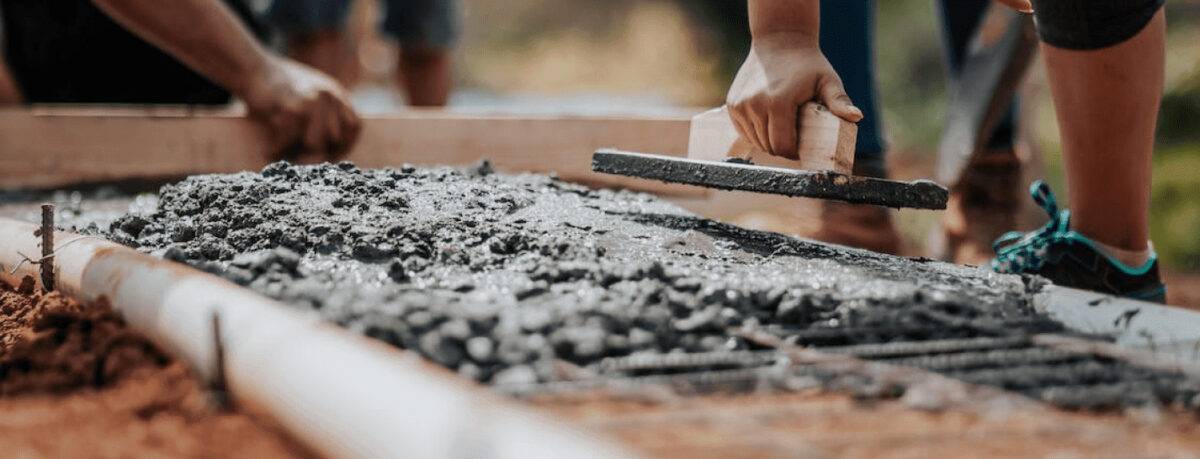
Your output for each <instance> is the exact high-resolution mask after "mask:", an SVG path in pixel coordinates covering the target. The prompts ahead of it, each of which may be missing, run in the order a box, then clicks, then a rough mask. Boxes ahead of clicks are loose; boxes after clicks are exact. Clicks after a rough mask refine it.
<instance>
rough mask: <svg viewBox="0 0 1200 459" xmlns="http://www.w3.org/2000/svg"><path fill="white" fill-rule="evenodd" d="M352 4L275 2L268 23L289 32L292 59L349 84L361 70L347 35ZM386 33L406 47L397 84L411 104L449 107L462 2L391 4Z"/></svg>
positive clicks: (343, 0)
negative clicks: (353, 72) (448, 101)
mask: <svg viewBox="0 0 1200 459" xmlns="http://www.w3.org/2000/svg"><path fill="white" fill-rule="evenodd" d="M352 3H353V2H352V0H274V1H273V2H272V3H271V7H270V9H268V10H267V20H268V21H269V22H270V23H271V24H272V25H274V26H276V27H278V28H279V29H281V30H282V31H283V32H284V35H285V38H286V44H287V50H288V54H289V55H290V56H291V57H292V58H294V59H296V60H299V61H301V62H304V63H306V64H308V65H311V66H313V67H315V68H317V69H320V70H322V71H325V72H326V73H328V74H330V75H336V76H338V77H339V79H341V80H342V83H343V84H346V85H349V84H350V83H351V81H350V80H352V79H353V78H352V77H351V76H350V73H351V72H352V70H351V67H354V66H357V65H358V62H357V60H356V57H357V56H356V55H355V52H354V50H353V46H351V45H350V41H349V37H348V36H347V33H346V22H347V16H348V15H349V11H350V7H351V5H352ZM382 3H383V5H384V7H385V9H386V11H385V13H384V14H385V16H384V20H383V23H382V24H380V29H381V30H382V31H383V33H384V34H385V35H387V36H388V37H391V38H393V39H395V40H396V41H397V42H399V43H400V54H399V56H398V60H397V65H398V68H397V71H396V79H397V83H398V85H399V86H400V87H401V88H403V89H404V93H405V95H406V96H407V97H408V103H409V105H412V106H416V107H440V106H444V105H446V101H447V100H448V99H449V97H450V89H451V87H452V86H453V83H454V81H453V66H454V63H453V60H452V56H451V54H452V53H451V51H452V49H453V46H454V42H455V41H456V40H457V39H458V13H457V11H458V6H457V3H456V0H386V1H383V2H382Z"/></svg>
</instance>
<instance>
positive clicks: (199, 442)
mask: <svg viewBox="0 0 1200 459" xmlns="http://www.w3.org/2000/svg"><path fill="white" fill-rule="evenodd" d="M32 290H33V288H32V282H27V283H26V284H24V285H23V286H22V287H21V288H18V289H17V290H13V289H11V288H9V287H8V286H7V285H5V284H4V283H2V282H0V413H4V414H3V416H0V451H4V455H5V456H9V457H13V456H16V457H135V456H136V457H145V456H152V457H255V458H259V457H268V458H269V457H311V456H312V454H310V453H309V452H308V451H307V450H306V449H305V448H304V447H303V446H301V445H300V444H299V443H297V442H296V441H294V440H293V439H291V438H289V437H288V436H287V435H286V434H285V433H284V432H283V431H282V430H281V429H280V428H279V427H278V426H277V425H275V424H274V423H273V422H271V421H270V420H269V419H267V418H265V417H263V416H257V415H253V414H248V413H242V412H235V411H227V410H223V409H221V408H220V407H219V406H218V404H216V403H215V402H214V398H213V397H212V396H211V395H210V393H209V392H208V391H207V390H205V388H204V386H203V385H202V383H201V382H200V381H199V380H198V379H197V378H195V377H194V376H193V375H192V374H190V372H189V370H188V368H187V367H186V366H185V365H184V364H183V363H182V362H178V361H175V360H174V359H172V358H170V357H169V356H167V355H166V354H164V353H163V352H161V351H160V350H159V349H157V348H156V347H155V346H154V345H153V344H152V343H150V342H149V341H147V340H146V339H145V338H144V337H142V336H141V335H138V334H136V333H134V332H133V331H131V330H130V329H129V328H128V327H126V325H125V324H124V322H123V321H122V320H121V319H120V318H119V317H118V316H117V314H116V313H115V312H114V311H113V310H112V309H111V308H110V307H108V305H106V304H95V305H80V304H78V303H76V302H74V301H71V300H69V299H67V298H65V297H63V296H61V295H59V294H57V293H50V294H47V295H42V294H40V293H34V292H32Z"/></svg>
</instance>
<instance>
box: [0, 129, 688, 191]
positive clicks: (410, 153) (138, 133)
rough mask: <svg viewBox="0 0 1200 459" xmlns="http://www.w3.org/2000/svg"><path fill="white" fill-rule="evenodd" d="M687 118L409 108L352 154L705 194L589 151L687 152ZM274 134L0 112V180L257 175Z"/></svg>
mask: <svg viewBox="0 0 1200 459" xmlns="http://www.w3.org/2000/svg"><path fill="white" fill-rule="evenodd" d="M690 124H691V119H690V117H688V116H678V117H607V116H509V115H474V114H458V113H451V112H445V111H411V112H402V113H396V114H388V115H383V116H368V117H366V118H365V119H364V128H363V133H362V137H361V138H360V140H359V143H358V144H357V145H356V146H355V148H354V150H353V151H352V152H351V153H350V154H349V155H348V156H347V157H346V159H347V160H350V161H354V162H355V163H356V164H358V165H360V166H362V167H383V166H398V165H401V164H404V163H410V164H418V165H432V164H452V165H464V164H470V163H473V162H476V161H478V160H480V159H482V158H488V159H490V160H491V161H492V163H493V164H494V165H495V167H496V168H497V169H499V170H503V171H512V172H522V171H528V172H557V173H558V175H559V176H560V177H562V178H564V179H568V180H573V181H580V182H585V183H588V184H592V185H598V186H620V187H627V188H631V189H638V190H645V191H653V192H657V193H663V194H667V195H678V196H693V197H696V196H704V195H706V194H707V191H706V190H704V189H702V188H698V187H690V186H683V185H668V184H664V183H662V182H656V181H650V180H642V179H634V178H628V177H617V176H611V175H605V174H598V173H594V172H592V170H591V155H592V152H594V151H595V150H596V149H598V148H603V147H614V148H621V149H628V150H637V151H648V152H655V153H660V154H667V155H675V156H684V155H685V154H686V152H687V143H688V128H689V126H690ZM268 145H269V143H268V136H267V133H266V131H265V130H264V129H263V128H262V127H260V126H259V125H258V124H256V123H254V122H252V121H250V120H248V119H246V118H245V117H243V116H240V115H239V114H237V113H231V112H229V111H222V112H214V111H197V110H189V109H186V108H115V109H114V108H111V107H105V108H101V107H96V108H81V107H35V108H33V109H13V110H0V186H2V187H54V186H62V185H67V184H71V183H80V182H97V181H110V180H121V179H130V178H155V177H178V176H182V175H187V174H198V173H226V172H237V171H244V170H258V169H261V168H262V167H263V166H264V165H266V164H267V163H268V159H267V154H266V152H267V151H268Z"/></svg>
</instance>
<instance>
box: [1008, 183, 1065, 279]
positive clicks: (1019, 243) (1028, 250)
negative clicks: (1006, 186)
mask: <svg viewBox="0 0 1200 459" xmlns="http://www.w3.org/2000/svg"><path fill="white" fill-rule="evenodd" d="M1029 194H1030V195H1031V196H1032V197H1033V201H1034V202H1036V203H1037V204H1038V206H1041V208H1042V209H1043V210H1045V211H1046V214H1047V215H1049V216H1050V221H1049V222H1047V223H1046V224H1045V225H1044V226H1042V227H1041V228H1038V229H1037V230H1036V231H1031V232H1028V233H1022V232H1020V231H1009V232H1007V233H1005V234H1004V235H1003V236H1000V238H999V239H996V242H994V243H992V250H994V251H995V252H996V258H994V259H992V270H993V271H996V272H1001V273H1020V272H1027V271H1033V270H1037V269H1039V268H1041V267H1042V263H1044V262H1045V258H1046V248H1047V247H1048V246H1049V245H1050V244H1051V243H1053V242H1055V241H1058V240H1060V239H1063V238H1065V237H1066V235H1067V233H1068V232H1069V231H1070V227H1071V225H1070V221H1071V211H1069V210H1066V209H1063V210H1059V209H1058V201H1057V200H1055V198H1054V191H1053V190H1051V189H1050V185H1047V184H1046V183H1045V182H1043V181H1041V180H1038V181H1035V182H1033V184H1032V185H1030V186H1029Z"/></svg>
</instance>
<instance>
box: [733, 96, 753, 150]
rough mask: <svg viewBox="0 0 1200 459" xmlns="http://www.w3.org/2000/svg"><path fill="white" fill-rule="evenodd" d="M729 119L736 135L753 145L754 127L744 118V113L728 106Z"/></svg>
mask: <svg viewBox="0 0 1200 459" xmlns="http://www.w3.org/2000/svg"><path fill="white" fill-rule="evenodd" d="M729 119H731V120H733V127H735V128H737V131H738V136H739V137H741V138H742V140H745V141H746V142H747V143H749V144H750V145H754V127H753V126H752V125H751V124H750V122H749V121H747V120H746V116H745V115H744V113H743V112H742V111H741V110H736V109H734V108H733V107H729ZM755 148H757V147H755ZM739 153H741V152H739Z"/></svg>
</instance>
